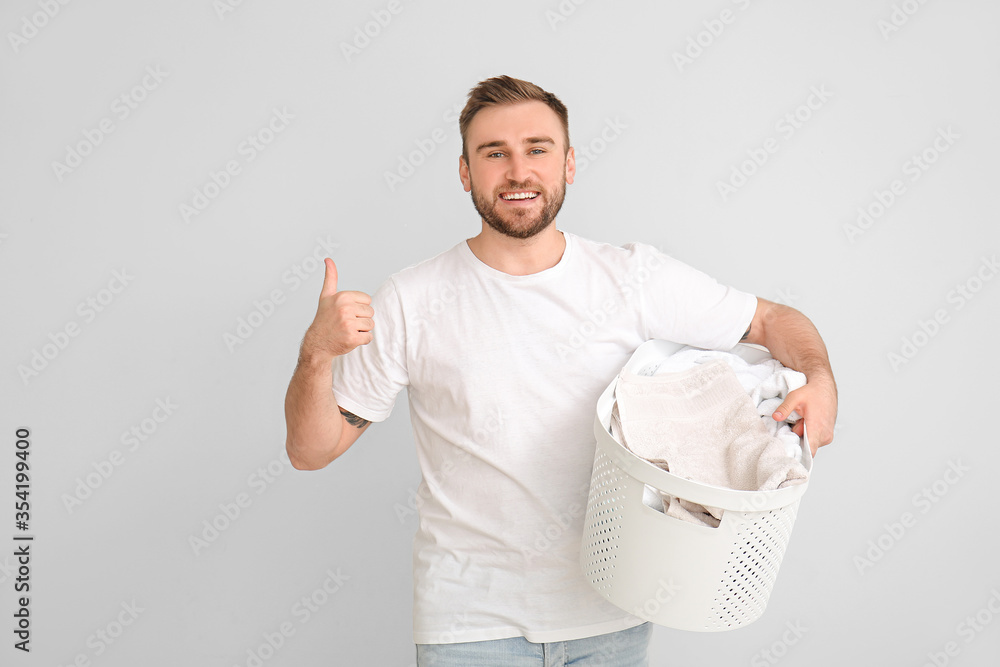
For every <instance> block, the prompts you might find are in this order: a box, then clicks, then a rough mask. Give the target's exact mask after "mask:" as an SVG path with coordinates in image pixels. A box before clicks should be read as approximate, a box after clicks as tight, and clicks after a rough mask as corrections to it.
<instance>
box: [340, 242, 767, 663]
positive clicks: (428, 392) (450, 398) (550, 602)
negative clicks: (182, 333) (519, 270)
mask: <svg viewBox="0 0 1000 667" xmlns="http://www.w3.org/2000/svg"><path fill="white" fill-rule="evenodd" d="M563 235H564V237H565V240H566V249H565V251H564V252H563V255H562V257H561V258H560V260H559V262H558V263H557V264H556V265H555V266H553V267H551V268H549V269H546V270H544V271H541V272H538V273H534V274H531V275H525V276H513V275H509V274H506V273H503V272H501V271H498V270H496V269H493V268H492V267H490V266H488V265H486V264H484V263H483V262H481V261H480V260H479V259H478V258H477V257H476V256H475V255H474V254H473V253H472V251H471V250H470V248H469V246H468V244H467V243H466V241H464V240H463V241H461V242H459V243H458V244H457V245H455V246H454V247H452V248H451V249H450V250H447V251H445V252H443V253H441V254H439V255H437V256H435V257H433V258H431V259H429V260H426V261H424V262H421V263H419V264H416V265H413V266H410V267H408V268H406V269H403V270H402V271H400V272H397V273H395V274H393V275H392V276H390V277H389V279H388V280H386V281H385V282H384V283H383V284H382V285H381V286H380V287H379V288H378V290H376V291H375V292H374V294H373V295H372V305H373V307H374V309H375V317H374V322H375V328H374V341H373V342H372V343H370V344H368V345H363V346H360V347H358V348H355V349H354V350H352V351H351V352H350V353H348V354H347V355H345V356H343V357H338V358H337V359H336V360H335V361H334V364H333V392H334V395H335V397H336V399H337V402H338V404H339V405H341V406H342V407H343V408H344V409H346V410H349V411H351V412H353V413H354V414H356V415H358V416H359V417H362V418H364V419H368V420H370V421H382V420H384V419H386V418H387V417H388V416H389V414H390V412H391V410H392V407H393V404H394V401H395V398H396V395H397V394H398V393H399V391H400V390H402V389H403V388H404V387H406V388H407V393H408V397H409V406H410V422H411V424H412V426H413V433H414V439H415V441H416V448H417V460H418V462H419V465H420V469H421V472H422V474H423V480H422V482H421V483H420V486H419V488H418V491H417V496H418V503H417V504H418V507H419V525H418V528H417V533H416V536H415V537H414V541H413V567H414V573H413V574H414V606H413V623H414V628H413V637H414V642H415V643H418V644H424V643H451V642H468V641H480V640H489V639H500V638H505V637H517V636H524V637H526V638H527V639H528V640H530V641H532V642H553V641H567V640H572V639H579V638H582V637H589V636H594V635H598V634H603V633H606V632H613V631H616V630H621V629H624V628H627V627H632V626H634V625H638V624H639V623H641V622H642V619H640V618H638V617H635V616H633V615H631V614H628V613H627V612H624V611H622V610H621V609H619V608H617V607H615V606H614V605H612V604H611V603H610V602H608V601H607V600H606V599H604V598H603V597H602V596H601V595H600V594H599V593H597V592H596V591H594V590H593V589H592V588H591V586H590V584H589V583H588V582H587V580H586V579H585V577H584V574H583V572H582V569H581V566H580V546H581V542H582V538H583V523H584V514H585V512H586V505H587V496H588V491H589V487H590V478H591V471H592V469H593V464H594V453H595V447H596V443H595V441H594V434H593V423H594V411H595V408H596V404H597V399H598V397H599V396H600V394H601V392H602V391H603V390H604V388H605V387H606V386H607V383H608V379H609V378H612V377H614V376H615V374H616V373H618V371H619V370H620V369H621V368H622V366H623V365H624V364H625V362H626V361H627V360H628V358H629V357H630V356H631V354H632V352H634V351H635V349H636V348H637V347H638V346H639V345H641V344H642V343H644V342H645V341H647V340H649V339H652V338H662V339H667V340H673V341H677V342H680V343H685V344H690V345H697V346H699V347H705V348H721V349H729V348H731V347H732V346H733V345H735V344H736V343H737V342H738V341H739V339H740V336H742V335H743V333H744V332H745V331H746V328H747V326H748V325H749V323H750V321H751V319H752V317H753V314H754V311H755V308H756V304H757V301H756V298H755V297H754V296H753V295H752V294H748V293H744V292H740V291H737V290H734V289H731V288H729V287H726V286H724V285H721V284H719V283H717V282H716V281H715V280H713V279H712V278H710V277H708V276H707V275H705V274H704V273H701V272H700V271H697V270H695V269H692V268H691V267H689V266H687V265H685V264H683V263H681V262H679V261H677V260H674V259H672V258H670V257H668V256H666V255H664V254H663V253H661V252H660V251H658V250H657V249H656V248H654V247H652V246H650V245H647V244H642V243H634V244H627V245H625V246H624V247H617V246H613V245H609V244H606V243H598V242H595V241H590V240H587V239H584V238H582V237H579V236H576V235H574V234H572V233H570V232H563ZM377 433H378V431H377V430H376V431H372V432H371V433H370V434H368V435H366V436H365V437H364V438H362V440H361V441H360V442H359V443H358V444H356V445H355V447H358V446H361V447H364V446H372V445H373V444H375V443H374V441H375V439H376V438H377V435H374V434H377ZM366 443H367V444H366ZM379 444H380V445H381V446H383V447H390V446H391V443H387V442H381V443H379ZM399 446H402V443H399ZM394 453H395V454H396V455H398V454H400V453H401V452H400V451H399V450H398V449H397V450H396V451H395V452H393V451H392V450H391V449H389V450H387V451H386V452H385V456H386V457H387V458H391V457H392V456H393V455H394ZM337 465H343V464H339V463H338V464H337ZM402 493H403V490H402V489H401V490H400V495H402ZM358 548H364V545H358Z"/></svg>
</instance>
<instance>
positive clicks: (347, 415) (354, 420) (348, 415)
mask: <svg viewBox="0 0 1000 667" xmlns="http://www.w3.org/2000/svg"><path fill="white" fill-rule="evenodd" d="M337 407H338V408H340V414H342V415H344V419H346V420H347V423H348V424H350V425H351V426H357V427H358V428H364V427H365V426H368V425H369V424H371V422H370V421H368V420H367V419H362V418H361V417H359V416H357V415H356V414H354V413H353V412H348V411H347V410H345V409H344V408H341V407H340V406H339V405H338V406H337Z"/></svg>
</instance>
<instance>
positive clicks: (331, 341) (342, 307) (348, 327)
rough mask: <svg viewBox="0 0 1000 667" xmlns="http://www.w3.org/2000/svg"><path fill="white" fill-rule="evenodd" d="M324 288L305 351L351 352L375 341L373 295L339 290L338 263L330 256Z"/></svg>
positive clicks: (304, 343)
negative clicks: (359, 346) (373, 332)
mask: <svg viewBox="0 0 1000 667" xmlns="http://www.w3.org/2000/svg"><path fill="white" fill-rule="evenodd" d="M324 261H325V263H326V276H325V277H324V278H323V291H322V292H321V293H320V295H319V307H318V308H317V309H316V318H315V319H314V320H313V323H312V324H311V325H310V326H309V329H308V330H307V331H306V335H305V338H304V339H303V341H302V351H303V353H305V354H308V355H318V356H319V357H320V358H323V359H326V358H329V359H333V357H337V356H340V355H342V354H347V353H348V352H350V351H351V350H353V349H354V348H356V347H357V346H358V345H367V344H368V343H370V342H371V341H372V338H373V335H372V327H374V325H375V323H374V322H373V321H372V317H374V315H375V310H374V309H373V308H372V307H371V302H372V299H371V297H370V296H368V295H367V294H365V293H364V292H355V291H350V290H347V291H344V292H338V291H337V266H336V265H335V264H334V263H333V260H332V259H330V258H329V257H327V258H326V259H325V260H324Z"/></svg>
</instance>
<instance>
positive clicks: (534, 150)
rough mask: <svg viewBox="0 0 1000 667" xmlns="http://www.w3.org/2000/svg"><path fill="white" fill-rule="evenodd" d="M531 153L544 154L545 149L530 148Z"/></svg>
mask: <svg viewBox="0 0 1000 667" xmlns="http://www.w3.org/2000/svg"><path fill="white" fill-rule="evenodd" d="M531 152H532V153H544V152H545V149H544V148H532V149H531Z"/></svg>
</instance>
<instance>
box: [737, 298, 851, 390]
mask: <svg viewBox="0 0 1000 667" xmlns="http://www.w3.org/2000/svg"><path fill="white" fill-rule="evenodd" d="M767 306H768V307H767V308H766V310H765V316H764V317H763V318H761V322H760V323H759V325H758V326H759V328H760V329H761V330H760V331H756V330H755V328H756V327H753V326H752V327H751V330H750V332H749V335H748V336H747V337H746V340H747V341H748V342H751V343H756V344H758V345H763V346H764V347H766V348H767V349H768V351H770V353H771V356H772V357H774V358H775V359H777V360H778V361H780V362H781V363H782V365H784V366H787V367H788V368H793V369H795V370H797V371H800V372H802V373H804V374H805V376H806V379H807V380H808V381H809V382H813V381H823V382H829V383H831V384H833V385H834V386H836V385H835V382H834V379H833V370H832V368H831V367H830V357H829V354H828V352H827V350H826V345H825V344H824V343H823V339H822V338H821V337H820V335H819V331H818V330H817V329H816V327H815V325H813V323H812V322H811V321H810V320H809V318H808V317H806V316H805V315H803V314H802V313H801V312H799V311H798V310H795V309H794V308H790V307H788V306H784V305H782V304H778V303H772V302H768V304H767Z"/></svg>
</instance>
